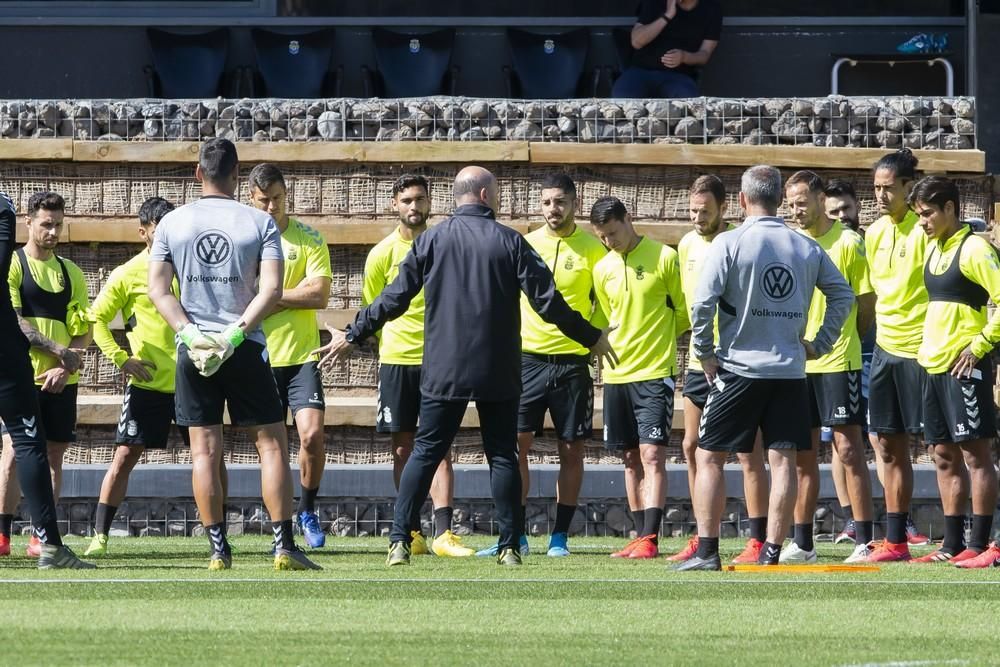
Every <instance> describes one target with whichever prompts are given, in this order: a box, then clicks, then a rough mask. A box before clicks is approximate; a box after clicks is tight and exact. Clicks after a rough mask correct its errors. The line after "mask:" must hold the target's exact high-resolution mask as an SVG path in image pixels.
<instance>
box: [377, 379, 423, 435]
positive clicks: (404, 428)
mask: <svg viewBox="0 0 1000 667" xmlns="http://www.w3.org/2000/svg"><path fill="white" fill-rule="evenodd" d="M420 368H421V367H420V366H403V365H400V364H379V367H378V408H377V409H378V412H377V414H376V415H375V431H376V432H377V433H416V431H417V417H419V416H420V397H421V396H422V394H421V393H420Z"/></svg>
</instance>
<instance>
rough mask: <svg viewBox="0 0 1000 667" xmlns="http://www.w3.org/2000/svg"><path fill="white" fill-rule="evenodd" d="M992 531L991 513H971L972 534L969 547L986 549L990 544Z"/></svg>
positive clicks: (980, 550) (979, 549)
mask: <svg viewBox="0 0 1000 667" xmlns="http://www.w3.org/2000/svg"><path fill="white" fill-rule="evenodd" d="M991 532H993V515H992V514H973V515H972V536H971V537H970V539H969V548H970V549H974V550H976V551H979V552H983V551H986V547H988V546H989V544H990V533H991Z"/></svg>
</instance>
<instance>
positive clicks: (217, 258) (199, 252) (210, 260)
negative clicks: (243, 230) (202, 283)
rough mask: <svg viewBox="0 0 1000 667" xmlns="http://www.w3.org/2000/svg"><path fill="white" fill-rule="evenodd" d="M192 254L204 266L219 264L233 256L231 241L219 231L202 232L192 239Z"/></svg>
mask: <svg viewBox="0 0 1000 667" xmlns="http://www.w3.org/2000/svg"><path fill="white" fill-rule="evenodd" d="M194 254H195V257H197V258H198V261H199V262H201V263H202V265H204V266H208V267H213V266H219V265H220V264H223V263H225V262H227V261H228V260H229V258H230V257H232V256H233V242H232V240H230V238H229V237H228V236H226V235H225V234H223V233H222V232H220V231H216V230H214V229H213V230H212V231H208V232H202V233H201V234H199V235H198V238H196V239H195V240H194Z"/></svg>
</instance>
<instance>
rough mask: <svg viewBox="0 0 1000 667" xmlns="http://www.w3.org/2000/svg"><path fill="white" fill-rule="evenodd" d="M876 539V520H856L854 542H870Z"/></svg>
mask: <svg viewBox="0 0 1000 667" xmlns="http://www.w3.org/2000/svg"><path fill="white" fill-rule="evenodd" d="M874 539H875V522H874V521H855V522H854V543H855V544H868V543H869V542H871V541H872V540H874Z"/></svg>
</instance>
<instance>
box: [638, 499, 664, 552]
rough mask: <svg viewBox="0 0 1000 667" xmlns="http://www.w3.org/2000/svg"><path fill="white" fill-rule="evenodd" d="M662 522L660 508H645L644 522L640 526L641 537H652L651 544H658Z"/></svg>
mask: <svg viewBox="0 0 1000 667" xmlns="http://www.w3.org/2000/svg"><path fill="white" fill-rule="evenodd" d="M662 521H663V508H662V507H647V508H646V520H645V521H644V522H643V524H642V535H643V537H645V536H646V535H652V537H653V544H659V541H660V523H661V522H662Z"/></svg>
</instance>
